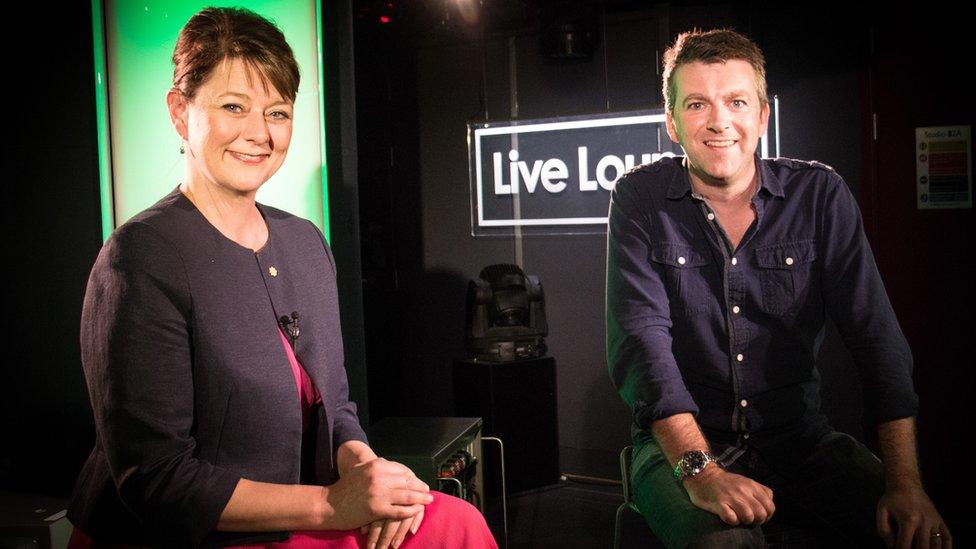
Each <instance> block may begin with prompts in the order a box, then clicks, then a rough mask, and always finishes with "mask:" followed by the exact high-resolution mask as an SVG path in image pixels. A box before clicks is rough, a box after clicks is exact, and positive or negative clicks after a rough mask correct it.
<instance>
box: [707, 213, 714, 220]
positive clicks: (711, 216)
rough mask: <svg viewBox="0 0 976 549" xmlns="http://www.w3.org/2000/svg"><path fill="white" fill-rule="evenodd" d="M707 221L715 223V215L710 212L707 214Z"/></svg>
mask: <svg viewBox="0 0 976 549" xmlns="http://www.w3.org/2000/svg"><path fill="white" fill-rule="evenodd" d="M708 220H709V221H715V214H713V213H712V212H708Z"/></svg>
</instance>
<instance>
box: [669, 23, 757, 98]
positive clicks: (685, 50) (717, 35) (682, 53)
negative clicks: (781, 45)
mask: <svg viewBox="0 0 976 549" xmlns="http://www.w3.org/2000/svg"><path fill="white" fill-rule="evenodd" d="M730 59H741V60H743V61H745V62H747V63H749V64H750V65H752V68H753V70H755V71H756V95H758V96H759V104H760V106H766V105H768V104H769V98H768V97H767V95H766V60H765V59H764V58H763V54H762V50H760V49H759V46H757V45H756V44H755V43H754V42H753V41H752V40H749V39H748V38H746V37H745V36H743V35H741V34H739V33H737V32H735V31H733V30H729V29H715V30H710V31H704V32H703V31H700V30H693V31H690V32H683V33H681V34H679V35H678V38H676V39H675V41H674V45H673V46H671V47H670V48H668V49H667V51H665V52H664V84H663V88H662V93H663V94H664V109H665V111H666V112H669V113H673V112H674V103H675V101H676V100H677V97H676V95H677V93H678V90H677V85H676V84H675V82H674V78H673V77H674V72H675V71H676V70H678V68H679V67H681V66H682V65H686V64H688V63H694V62H695V61H701V62H702V63H724V62H726V61H728V60H730Z"/></svg>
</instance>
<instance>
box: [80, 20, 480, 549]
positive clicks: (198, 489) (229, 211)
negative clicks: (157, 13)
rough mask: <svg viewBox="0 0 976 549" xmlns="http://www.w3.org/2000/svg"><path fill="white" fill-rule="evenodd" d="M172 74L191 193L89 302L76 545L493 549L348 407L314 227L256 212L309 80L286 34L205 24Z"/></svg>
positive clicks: (171, 200) (155, 217)
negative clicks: (302, 82) (87, 417)
mask: <svg viewBox="0 0 976 549" xmlns="http://www.w3.org/2000/svg"><path fill="white" fill-rule="evenodd" d="M173 62H174V65H175V71H174V78H173V88H172V89H171V90H170V91H169V93H168V94H167V97H166V102H167V105H168V108H169V113H170V117H171V119H172V122H173V126H174V128H175V129H176V131H177V133H178V134H179V135H180V137H181V138H182V140H183V149H181V150H184V152H185V155H186V169H185V175H184V179H183V181H182V183H180V185H179V187H178V188H177V189H176V190H174V191H173V192H172V193H170V194H169V195H168V196H166V197H165V198H163V199H162V200H161V201H159V202H158V203H157V204H155V205H154V206H152V207H151V208H149V209H148V210H146V211H144V212H142V213H140V214H139V215H137V216H135V217H134V218H133V219H132V220H130V221H129V222H127V223H126V224H125V225H123V226H121V227H119V229H118V230H116V232H115V233H114V234H113V235H112V237H111V238H110V239H109V240H108V241H107V242H106V244H105V246H104V248H103V249H102V251H101V253H100V254H99V257H98V259H97V261H96V263H95V266H94V268H93V270H92V274H91V278H90V279H89V283H88V289H87V292H86V296H85V304H84V310H83V313H82V331H81V342H82V361H83V364H84V368H85V375H86V379H87V383H88V387H89V391H90V393H91V401H92V408H93V410H94V414H95V424H96V434H97V437H96V442H95V448H94V450H93V451H92V454H91V456H90V457H89V459H88V461H87V463H86V464H85V467H84V469H83V470H82V472H81V475H80V476H79V479H78V482H77V485H76V487H75V495H74V499H73V502H72V505H71V508H70V510H69V518H70V519H71V521H72V523H73V524H74V525H75V526H76V529H75V534H74V535H73V537H72V545H73V546H76V547H84V546H90V545H93V544H94V545H106V544H109V545H111V544H123V545H152V546H157V545H201V544H221V545H227V544H246V543H248V542H258V543H267V542H269V541H271V540H275V539H284V538H286V537H287V534H280V533H278V534H275V533H274V532H281V531H298V532H296V533H295V534H294V535H293V536H292V537H291V540H290V541H289V542H288V543H290V544H292V545H303V546H304V545H317V546H326V547H360V546H367V545H368V546H369V547H373V546H377V547H387V546H392V547H398V546H400V544H401V543H404V547H410V546H414V547H432V546H465V547H494V546H495V545H494V541H493V540H492V538H491V536H490V533H489V532H488V530H487V527H486V526H485V524H484V520H483V519H482V518H481V516H480V515H479V514H478V513H477V511H476V510H474V508H473V507H471V506H470V505H468V504H467V503H465V502H463V501H461V500H458V499H456V498H451V497H449V496H444V495H442V494H437V495H436V496H435V494H436V493H434V492H430V491H429V489H428V487H427V486H426V485H425V484H424V483H423V482H421V481H420V480H418V479H417V478H416V477H415V476H414V475H413V473H412V472H410V470H409V469H407V468H406V467H404V466H403V465H400V464H397V463H393V462H389V461H385V460H383V459H379V458H377V456H376V455H375V454H374V453H373V452H372V450H370V448H369V446H368V445H367V444H366V437H365V435H364V433H363V431H362V429H361V428H360V426H359V422H358V420H357V418H356V408H355V405H354V404H353V403H352V402H349V400H348V390H347V382H346V374H345V370H344V369H343V356H342V341H341V339H340V331H339V316H338V300H337V294H336V284H335V264H334V262H333V259H332V255H331V252H330V250H329V247H328V245H327V244H326V242H325V240H324V239H323V237H322V234H321V233H320V232H319V231H318V229H317V228H315V226H314V225H312V224H311V223H310V222H308V221H306V220H303V219H300V218H297V217H294V216H292V215H289V214H287V213H285V212H282V211H280V210H277V209H274V208H270V207H267V206H263V205H261V204H258V203H256V202H255V195H256V193H257V190H258V189H259V188H260V187H261V185H263V184H264V183H265V182H266V181H267V180H268V179H269V178H270V177H271V176H272V175H273V174H274V173H275V172H276V171H277V170H278V168H279V167H280V166H281V164H282V162H283V161H284V159H285V155H286V153H287V151H288V145H289V142H290V139H291V134H292V118H293V112H294V109H293V107H294V102H295V96H296V92H297V89H298V82H299V73H298V65H297V63H296V62H295V59H294V57H293V55H292V52H291V49H290V48H289V46H288V44H287V43H286V42H285V40H284V36H283V35H282V34H281V32H280V31H279V30H278V29H277V28H276V27H275V26H274V25H273V24H271V23H269V22H268V21H266V20H265V19H263V18H261V17H260V16H258V15H256V14H254V13H252V12H249V11H247V10H241V9H227V8H208V9H205V10H203V11H201V12H200V13H198V14H196V15H195V16H193V18H191V19H190V21H189V22H188V23H187V24H186V26H185V27H184V28H183V30H182V31H181V33H180V37H179V39H178V42H177V45H176V50H175V52H174V54H173ZM296 387H297V392H296ZM269 532H271V534H268V533H269ZM242 533H244V534H242ZM93 540H94V543H93ZM404 540H405V541H404Z"/></svg>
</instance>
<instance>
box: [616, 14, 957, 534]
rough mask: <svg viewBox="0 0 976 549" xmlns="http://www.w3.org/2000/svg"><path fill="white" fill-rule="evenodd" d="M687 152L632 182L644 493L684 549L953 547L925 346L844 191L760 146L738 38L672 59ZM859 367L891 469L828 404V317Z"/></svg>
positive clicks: (742, 41) (631, 394)
mask: <svg viewBox="0 0 976 549" xmlns="http://www.w3.org/2000/svg"><path fill="white" fill-rule="evenodd" d="M664 61H665V70H664V95H665V97H666V102H665V110H666V118H667V129H668V135H669V136H670V137H671V139H672V140H673V141H675V142H677V143H679V144H680V145H681V147H682V149H684V151H685V153H686V155H687V156H686V157H684V158H681V157H676V158H673V159H672V158H664V159H662V160H660V161H658V162H656V163H654V164H648V165H644V166H641V167H638V168H636V169H634V170H633V171H631V172H630V173H629V174H627V175H626V176H625V177H623V178H622V179H621V180H620V181H619V182H618V183H617V185H616V188H615V189H614V191H613V193H612V196H611V206H610V225H609V237H608V255H607V358H608V363H609V367H610V373H611V376H612V378H613V381H614V383H615V384H616V386H617V387H618V389H619V391H620V393H621V395H622V396H623V398H624V400H625V401H626V402H627V403H628V404H629V405H630V406H631V407H632V409H633V417H634V455H633V467H632V482H633V486H634V490H635V502H636V503H637V506H638V508H640V510H641V512H642V514H643V515H644V516H645V518H646V519H647V521H648V523H649V524H650V525H651V528H652V529H653V530H654V532H655V534H656V535H657V536H658V537H659V538H661V540H662V541H664V542H665V543H666V544H667V545H668V546H669V547H685V546H689V545H690V546H694V547H705V546H714V547H732V546H745V547H750V546H762V545H763V533H762V528H761V526H760V525H762V524H764V523H766V522H767V521H768V520H769V519H770V518H771V517H772V516H773V515H774V513H776V514H777V515H779V516H778V517H777V519H780V518H782V519H783V521H784V522H788V523H790V524H793V525H797V526H801V527H804V528H806V529H807V530H809V531H811V532H815V533H816V534H817V535H818V537H820V538H822V541H823V542H829V543H830V544H831V546H845V545H846V546H857V547H862V546H863V547H868V546H874V545H880V544H881V542H882V540H884V541H886V542H887V544H888V545H889V546H892V545H894V544H895V543H897V546H899V547H909V546H910V545H914V546H915V547H951V544H952V541H951V536H950V534H949V530H948V529H947V528H946V525H945V523H944V522H943V521H942V518H941V517H940V516H939V514H938V512H937V511H936V510H935V508H934V506H933V505H932V503H931V501H930V500H929V498H928V497H927V496H926V494H925V492H924V490H923V489H922V485H921V481H920V478H919V472H918V465H917V458H916V449H915V433H914V416H915V414H916V412H917V406H918V404H917V403H918V398H917V396H916V395H915V392H914V389H913V387H912V381H911V369H912V362H911V353H910V351H909V349H908V345H907V342H906V341H905V338H904V336H903V335H902V333H901V330H900V328H899V327H898V323H897V320H896V319H895V315H894V312H893V311H892V308H891V304H890V303H889V301H888V298H887V295H886V294H885V291H884V287H883V285H882V283H881V279H880V277H879V274H878V271H877V267H876V265H875V263H874V258H873V256H872V254H871V250H870V248H869V247H868V244H867V241H866V239H865V236H864V233H863V229H862V226H861V219H860V213H859V211H858V208H857V204H856V203H855V201H854V199H853V196H852V195H851V193H850V191H849V190H848V188H847V186H846V184H845V183H844V181H843V180H842V179H841V177H840V176H839V175H837V174H836V173H835V172H834V171H833V170H832V169H830V168H829V167H827V166H825V165H823V164H819V163H815V162H800V161H795V160H786V159H776V160H763V159H760V158H759V157H758V156H757V155H756V146H757V144H758V141H759V138H760V136H762V135H763V134H764V133H765V131H766V126H767V123H768V119H769V104H768V100H767V96H766V81H765V67H764V60H763V56H762V53H761V52H760V50H759V48H758V47H757V46H756V45H755V44H754V43H752V42H751V41H750V40H749V39H748V38H746V37H744V36H742V35H740V34H737V33H735V32H732V31H728V30H716V31H709V32H692V33H684V34H682V35H680V36H679V37H678V38H677V40H676V41H675V44H674V46H673V47H671V48H670V49H669V50H668V51H667V52H666V53H665V56H664ZM828 314H829V315H830V317H831V318H832V319H833V320H834V322H835V323H836V324H837V326H838V328H839V330H840V333H841V334H842V336H843V338H844V341H845V343H846V345H847V347H848V349H849V350H850V351H851V354H852V355H853V357H854V360H855V363H856V364H857V366H858V368H859V370H860V373H861V378H862V383H863V385H864V392H865V398H866V410H867V412H868V413H869V414H870V419H871V420H872V421H873V423H874V424H876V425H877V436H878V442H879V448H880V450H881V454H882V457H883V458H884V461H883V465H882V463H881V462H879V461H878V459H877V458H876V457H875V456H874V455H873V454H872V453H871V452H870V450H868V449H867V448H866V447H865V446H864V445H862V444H860V443H858V442H857V441H855V440H854V439H853V438H851V437H849V436H847V435H844V434H841V433H837V432H835V431H834V430H833V429H832V428H831V427H830V426H829V425H828V424H827V419H826V417H825V416H824V415H823V414H822V413H821V411H820V398H819V375H818V373H817V370H816V367H815V358H816V356H817V351H818V350H819V348H820V344H821V342H822V339H823V333H824V322H825V318H826V315H828Z"/></svg>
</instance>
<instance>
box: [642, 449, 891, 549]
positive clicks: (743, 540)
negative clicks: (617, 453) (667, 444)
mask: <svg viewBox="0 0 976 549" xmlns="http://www.w3.org/2000/svg"><path fill="white" fill-rule="evenodd" d="M709 467H714V465H709ZM790 469H793V471H792V472H791V473H790V474H789V476H788V477H787V476H784V474H782V473H781V471H782V470H783V468H780V467H775V464H772V463H768V462H767V461H766V460H765V459H764V457H763V456H761V455H760V454H759V453H758V452H757V451H756V450H754V449H749V450H747V451H746V453H745V454H743V455H742V456H740V457H739V458H738V459H737V460H736V461H735V463H733V464H732V465H731V466H730V467H729V471H731V472H733V473H737V474H740V475H744V476H747V477H749V478H751V479H753V480H755V481H757V482H759V483H761V484H764V485H765V486H768V487H769V488H771V489H772V490H773V503H774V504H775V505H776V512H775V514H774V516H773V518H772V520H773V521H782V522H784V523H786V524H789V525H790V526H793V527H798V528H802V529H803V530H805V531H806V532H809V533H810V534H813V535H815V536H816V537H817V538H818V541H819V543H820V544H822V545H823V546H829V547H884V543H883V541H882V539H881V537H880V536H878V534H877V529H876V518H875V517H876V513H877V505H878V500H879V499H880V498H881V495H882V494H883V493H884V487H885V484H884V471H883V468H882V466H881V461H880V460H878V458H877V457H876V456H875V455H874V454H872V453H871V451H870V450H869V449H868V448H867V447H866V446H864V445H863V444H861V443H860V442H857V441H856V440H854V438H852V437H850V436H848V435H845V434H843V433H838V432H831V433H828V434H827V435H825V436H824V437H823V438H822V439H820V440H819V441H818V442H817V444H816V445H815V446H814V449H813V452H812V453H811V455H810V456H809V458H807V459H806V460H805V461H804V462H803V463H802V464H800V465H799V467H796V468H793V467H791V468H790ZM631 481H632V483H633V487H634V502H635V503H636V504H637V507H638V509H640V511H641V514H642V515H644V518H645V519H646V520H647V522H648V524H650V526H651V529H652V530H653V531H654V534H655V535H656V536H657V537H658V538H659V539H660V540H661V541H662V542H664V543H665V545H667V546H668V547H669V548H678V547H681V548H683V547H689V546H690V547H723V548H725V547H764V546H765V541H764V537H763V532H762V527H759V526H729V525H728V524H725V523H724V522H722V520H721V519H720V518H719V517H718V515H714V514H712V513H710V512H708V511H705V510H704V509H700V508H698V507H695V505H694V504H692V503H691V501H690V500H689V499H688V493H687V492H686V491H685V489H684V487H683V486H682V485H681V484H680V483H679V482H678V481H676V480H675V478H674V474H673V469H672V468H671V466H670V465H669V464H668V461H667V459H666V458H665V457H664V454H663V453H662V452H661V449H660V448H659V447H658V446H657V444H656V442H655V441H654V439H653V437H647V440H646V441H644V442H643V443H640V444H638V445H636V446H634V455H633V465H632V468H631Z"/></svg>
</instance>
